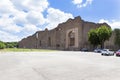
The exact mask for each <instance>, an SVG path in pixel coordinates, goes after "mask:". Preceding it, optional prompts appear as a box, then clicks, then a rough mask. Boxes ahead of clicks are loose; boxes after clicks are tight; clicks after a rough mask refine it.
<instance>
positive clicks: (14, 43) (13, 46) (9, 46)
mask: <svg viewBox="0 0 120 80" xmlns="http://www.w3.org/2000/svg"><path fill="white" fill-rule="evenodd" d="M5 45H6V48H15V47H16V48H17V47H18V42H6V43H5Z"/></svg>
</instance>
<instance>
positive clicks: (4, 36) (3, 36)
mask: <svg viewBox="0 0 120 80" xmlns="http://www.w3.org/2000/svg"><path fill="white" fill-rule="evenodd" d="M0 40H1V41H4V42H11V41H20V37H18V36H16V35H13V34H10V33H8V32H5V31H0Z"/></svg>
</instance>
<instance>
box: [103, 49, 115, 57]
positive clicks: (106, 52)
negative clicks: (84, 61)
mask: <svg viewBox="0 0 120 80" xmlns="http://www.w3.org/2000/svg"><path fill="white" fill-rule="evenodd" d="M101 55H108V56H109V55H114V52H113V51H110V50H109V49H103V50H102V52H101Z"/></svg>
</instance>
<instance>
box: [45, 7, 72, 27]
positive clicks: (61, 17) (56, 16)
mask: <svg viewBox="0 0 120 80" xmlns="http://www.w3.org/2000/svg"><path fill="white" fill-rule="evenodd" d="M47 12H48V15H47V23H49V24H48V25H47V28H48V29H52V28H55V27H57V25H58V24H59V23H62V22H65V21H66V20H67V19H69V18H73V15H72V14H70V13H65V12H63V11H61V10H59V9H54V8H49V9H48V10H47Z"/></svg>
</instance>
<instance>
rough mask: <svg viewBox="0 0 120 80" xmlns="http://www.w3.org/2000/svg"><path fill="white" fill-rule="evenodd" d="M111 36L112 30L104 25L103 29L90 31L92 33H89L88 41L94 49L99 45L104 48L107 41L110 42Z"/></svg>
mask: <svg viewBox="0 0 120 80" xmlns="http://www.w3.org/2000/svg"><path fill="white" fill-rule="evenodd" d="M111 34H112V30H111V28H110V27H107V26H105V25H102V26H101V27H99V28H97V29H94V30H90V32H88V40H89V41H90V43H91V44H92V45H93V46H94V47H95V46H97V45H101V48H104V42H105V41H106V40H109V38H110V37H111Z"/></svg>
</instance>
